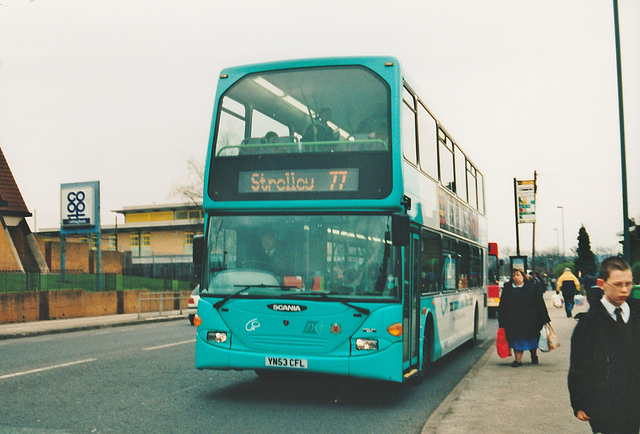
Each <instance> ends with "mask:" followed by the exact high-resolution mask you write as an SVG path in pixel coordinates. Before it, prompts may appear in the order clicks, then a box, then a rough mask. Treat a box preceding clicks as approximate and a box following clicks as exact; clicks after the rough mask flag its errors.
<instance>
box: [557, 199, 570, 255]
mask: <svg viewBox="0 0 640 434" xmlns="http://www.w3.org/2000/svg"><path fill="white" fill-rule="evenodd" d="M556 208H560V211H561V212H562V262H567V256H566V253H565V252H566V250H565V245H564V207H562V206H560V205H558V206H557V207H556Z"/></svg>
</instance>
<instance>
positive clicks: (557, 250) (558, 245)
mask: <svg viewBox="0 0 640 434" xmlns="http://www.w3.org/2000/svg"><path fill="white" fill-rule="evenodd" d="M553 230H554V231H556V256H557V257H558V258H560V238H559V235H558V228H553Z"/></svg>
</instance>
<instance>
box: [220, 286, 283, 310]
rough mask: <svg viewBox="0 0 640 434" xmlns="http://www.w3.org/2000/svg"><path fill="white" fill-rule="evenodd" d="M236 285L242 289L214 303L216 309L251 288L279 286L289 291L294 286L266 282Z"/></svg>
mask: <svg viewBox="0 0 640 434" xmlns="http://www.w3.org/2000/svg"><path fill="white" fill-rule="evenodd" d="M234 287H241V289H240V290H239V291H236V292H232V293H231V294H229V295H227V296H226V297H225V298H223V299H222V300H220V301H217V302H215V303H214V304H213V307H215V308H216V309H219V308H220V307H222V305H223V304H225V303H226V302H227V301H229V300H231V299H232V298H235V297H236V296H238V295H240V294H241V293H243V292H245V291H247V290H249V289H250V288H278V289H281V290H283V291H289V290H291V289H292V288H293V287H291V286H282V285H265V284H260V285H234Z"/></svg>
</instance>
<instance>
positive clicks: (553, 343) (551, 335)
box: [540, 323, 560, 351]
mask: <svg viewBox="0 0 640 434" xmlns="http://www.w3.org/2000/svg"><path fill="white" fill-rule="evenodd" d="M542 333H544V334H545V335H546V337H547V344H548V346H549V351H551V350H555V349H556V348H558V347H559V346H560V341H559V340H558V335H556V332H555V330H553V327H552V326H551V323H546V324H545V325H544V327H542ZM540 339H542V336H541V337H540ZM541 351H544V350H541Z"/></svg>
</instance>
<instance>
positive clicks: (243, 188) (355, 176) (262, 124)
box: [208, 66, 392, 201]
mask: <svg viewBox="0 0 640 434" xmlns="http://www.w3.org/2000/svg"><path fill="white" fill-rule="evenodd" d="M390 101H391V97H390V87H389V85H388V84H387V82H385V81H384V80H383V79H382V78H381V77H380V76H378V75H377V74H375V73H374V72H373V71H371V70H370V69H367V68H365V67H361V66H334V67H318V68H300V69H290V70H278V71H265V72H256V73H253V74H248V75H246V76H244V77H242V78H240V79H239V80H238V81H236V82H235V83H234V84H232V85H231V86H230V87H229V88H228V89H227V90H226V91H225V92H224V93H223V94H222V95H221V97H220V103H219V105H218V107H219V108H218V114H217V116H216V128H215V136H214V143H213V146H214V151H213V158H212V161H211V170H210V178H209V180H208V194H209V197H211V198H212V199H213V200H219V201H235V200H251V201H254V200H305V199H363V198H368V199H382V198H385V197H387V196H388V195H389V193H390V192H391V187H392V176H391V170H392V169H391V167H392V164H391V146H392V144H391V127H390V125H391V113H390V107H391V102H390Z"/></svg>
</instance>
